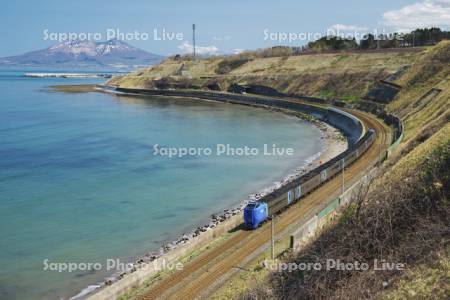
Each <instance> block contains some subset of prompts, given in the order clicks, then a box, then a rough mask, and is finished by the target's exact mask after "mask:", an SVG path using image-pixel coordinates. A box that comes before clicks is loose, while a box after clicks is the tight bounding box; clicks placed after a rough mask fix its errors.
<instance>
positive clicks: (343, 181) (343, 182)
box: [341, 158, 345, 194]
mask: <svg viewBox="0 0 450 300" xmlns="http://www.w3.org/2000/svg"><path fill="white" fill-rule="evenodd" d="M341 163H342V194H344V192H345V173H344V170H345V158H343V159H342V160H341Z"/></svg>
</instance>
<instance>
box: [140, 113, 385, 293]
mask: <svg viewBox="0 0 450 300" xmlns="http://www.w3.org/2000/svg"><path fill="white" fill-rule="evenodd" d="M347 111H348V112H350V113H352V114H354V115H355V116H357V117H358V118H360V120H361V121H362V122H363V123H364V124H365V126H366V128H373V129H375V131H376V133H377V136H376V140H375V142H374V143H373V144H372V146H371V147H370V148H369V149H368V150H367V151H366V152H365V153H364V155H363V156H362V157H361V158H360V159H359V160H357V161H356V162H354V163H353V164H352V165H351V166H349V167H348V168H347V169H346V171H345V181H346V182H351V181H354V180H355V179H356V177H357V176H359V175H361V173H362V172H363V171H365V170H367V169H368V168H369V167H370V166H371V165H372V164H373V162H375V161H376V160H377V158H378V157H379V154H380V148H381V149H383V150H385V149H386V148H387V144H388V143H389V133H388V132H387V130H386V128H385V127H384V126H383V124H382V123H381V122H380V121H379V120H378V119H376V118H375V117H373V116H370V115H368V114H365V113H362V112H357V111H351V110H347ZM380 145H381V147H380ZM341 184H342V178H341V176H336V177H334V178H333V179H331V180H330V181H328V182H327V183H326V184H324V185H323V186H321V187H320V188H318V189H317V190H315V191H314V192H312V193H311V194H309V195H308V196H306V197H305V198H303V199H302V200H301V201H299V202H297V203H296V204H294V205H293V206H292V207H290V208H289V209H288V210H286V211H284V212H283V213H282V214H280V215H279V217H277V222H276V228H275V229H276V234H277V233H281V232H282V231H284V230H285V229H286V228H287V227H288V226H289V225H290V224H292V223H293V222H295V221H298V220H299V219H301V218H302V217H304V216H306V215H307V214H311V212H312V210H313V209H314V208H317V207H318V206H321V205H322V206H323V205H325V204H326V203H328V201H329V200H330V198H331V197H334V198H335V197H336V195H338V194H339V192H340V190H341ZM270 231H271V227H270V223H269V222H267V223H266V224H264V225H263V226H262V227H261V228H259V229H258V230H254V231H245V230H237V231H236V232H234V233H233V234H232V236H231V237H229V238H228V239H226V240H224V241H223V242H222V243H221V244H219V245H218V246H216V247H214V248H212V249H210V250H208V251H206V252H205V253H203V254H202V255H200V256H198V257H197V258H195V259H194V260H193V261H191V262H190V263H188V264H187V265H185V266H184V268H183V270H181V271H178V272H176V273H173V274H171V275H169V276H168V277H167V278H165V279H162V280H161V281H160V282H158V283H156V285H155V286H153V287H152V288H151V289H150V290H149V291H148V292H147V293H146V294H144V295H143V296H141V297H140V298H139V299H196V298H198V297H200V296H205V291H206V290H207V289H208V288H209V287H210V286H212V285H213V284H214V283H215V282H216V281H217V280H219V279H220V278H221V277H222V276H223V275H225V274H226V273H227V272H229V271H231V270H232V269H233V268H234V267H236V266H241V265H242V262H243V261H244V260H245V259H246V258H247V257H249V256H250V255H251V254H252V253H254V251H256V250H257V249H258V248H260V247H262V246H263V245H264V244H266V243H268V242H269V239H270V236H271V234H270V233H271V232H270Z"/></svg>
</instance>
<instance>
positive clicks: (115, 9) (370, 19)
mask: <svg viewBox="0 0 450 300" xmlns="http://www.w3.org/2000/svg"><path fill="white" fill-rule="evenodd" d="M193 23H195V24H196V27H197V34H196V39H197V43H196V45H197V48H196V49H197V52H199V53H202V54H221V53H236V52H240V51H242V50H250V49H257V48H267V47H270V46H274V45H288V46H300V45H304V44H306V43H307V42H308V41H311V40H314V39H315V37H317V34H322V35H324V34H326V33H327V32H330V31H327V30H334V32H335V33H337V34H353V35H357V34H361V35H362V33H365V32H371V33H373V32H374V30H377V32H383V31H384V32H392V31H408V30H411V29H414V28H417V27H425V26H427V27H429V26H438V27H441V28H443V29H449V28H450V0H412V1H411V0H378V1H367V0H366V1H362V0H349V1H345V0H342V1H330V0H329V1H324V0H314V1H299V0H286V1H283V0H279V1H273V0H272V1H268V0H247V1H243V0H240V1H237V0H226V1H223V0H214V1H212V0H208V1H206V0H191V1H186V0H184V1H182V0H164V1H151V0H134V1H130V0H129V1H123V0H108V1H103V0H96V1H92V0H90V1H86V0H77V1H61V0H59V1H57V0H40V1H29V0H27V1H25V0H15V1H3V3H2V9H1V10H0V34H1V36H2V42H1V43H0V57H4V56H10V55H18V54H22V53H25V52H28V51H32V50H38V49H42V48H46V47H49V46H51V45H53V44H56V43H57V42H58V41H61V40H63V39H64V38H65V35H68V34H69V33H72V35H73V36H75V35H76V37H77V38H78V39H83V38H85V36H86V38H89V39H90V40H93V41H98V40H106V38H108V37H117V38H119V39H121V40H124V41H125V42H127V43H129V44H131V45H133V46H136V47H139V48H142V49H144V50H147V51H149V52H152V53H156V54H162V55H173V54H176V53H188V52H190V51H191V50H192V40H191V39H192V24H193ZM155 30H156V34H155ZM164 31H165V33H166V34H163V32H164ZM331 32H333V31H331ZM89 34H91V35H90V37H89V36H88V35H89ZM126 34H127V35H126Z"/></svg>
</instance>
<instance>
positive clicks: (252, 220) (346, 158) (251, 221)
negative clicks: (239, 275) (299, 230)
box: [244, 129, 375, 229]
mask: <svg viewBox="0 0 450 300" xmlns="http://www.w3.org/2000/svg"><path fill="white" fill-rule="evenodd" d="M374 140H375V131H374V130H373V129H369V130H368V131H367V132H366V133H365V134H364V136H363V137H362V138H361V139H360V140H359V141H357V142H356V143H355V144H353V145H352V146H350V148H349V149H347V150H346V151H344V152H343V153H341V154H340V155H338V156H336V157H335V158H333V159H331V160H330V161H328V162H326V163H324V164H322V165H320V166H318V167H317V168H315V169H314V170H312V171H310V172H308V173H307V174H305V175H302V176H301V177H299V178H297V179H295V180H293V181H291V182H289V183H287V184H285V185H284V186H282V187H280V188H279V189H277V190H275V191H273V192H272V193H270V194H268V195H266V196H264V197H263V198H261V199H260V200H259V201H258V202H252V203H249V204H248V205H247V206H246V207H245V208H244V224H245V227H246V228H249V229H255V228H257V227H259V226H260V225H261V224H262V223H263V222H264V221H266V220H267V219H268V218H269V216H273V215H275V214H277V213H279V212H280V211H282V210H283V209H285V208H286V207H288V206H290V205H291V204H293V203H295V202H297V201H299V200H300V199H301V198H303V197H305V196H306V195H307V194H309V193H311V192H312V191H313V190H315V189H317V188H318V187H319V186H321V185H322V184H323V183H325V182H326V181H328V180H330V179H331V178H333V177H334V176H336V175H337V174H338V173H340V172H342V169H343V168H345V167H347V166H349V165H351V164H352V163H353V162H354V161H355V160H357V159H358V158H359V157H360V156H361V155H362V154H364V152H365V151H366V150H367V149H368V148H369V147H370V146H371V145H372V143H373V142H374Z"/></svg>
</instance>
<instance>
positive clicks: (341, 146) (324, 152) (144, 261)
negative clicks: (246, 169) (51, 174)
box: [70, 99, 348, 299]
mask: <svg viewBox="0 0 450 300" xmlns="http://www.w3.org/2000/svg"><path fill="white" fill-rule="evenodd" d="M200 100H202V101H205V100H204V99H200ZM259 107H260V108H263V109H268V110H276V111H280V112H283V113H285V114H287V115H290V116H293V117H296V118H298V119H301V120H304V121H307V122H309V123H310V124H312V125H314V126H316V127H317V128H318V129H319V130H320V132H321V137H320V140H321V144H322V145H321V150H320V151H319V152H317V153H316V154H315V155H313V156H311V157H308V158H307V159H306V160H304V161H302V164H301V165H300V166H298V165H297V164H298V162H295V165H297V166H296V167H294V168H292V169H291V170H290V171H289V172H288V174H287V175H285V176H283V177H282V178H281V179H280V180H277V181H274V182H272V183H270V184H268V185H266V186H265V187H263V188H261V189H260V190H258V191H256V192H255V193H252V194H250V195H248V196H247V197H245V199H244V200H240V201H237V202H236V204H235V205H230V208H229V209H224V210H223V211H221V212H217V213H213V214H212V215H211V216H210V218H209V222H208V224H204V225H196V224H193V225H192V228H193V229H192V230H190V231H188V233H180V234H179V236H178V237H177V238H176V239H174V240H167V241H165V242H163V243H162V245H161V247H160V248H159V251H149V252H146V253H145V254H142V255H140V256H137V257H129V258H128V259H129V260H130V264H129V265H130V267H129V268H128V269H127V270H126V271H120V272H116V273H113V274H111V275H109V276H106V277H105V278H104V280H103V281H101V282H99V283H96V284H91V285H89V286H87V287H86V288H84V289H83V290H81V291H80V292H79V293H78V294H76V295H75V296H72V297H70V299H85V298H87V297H90V296H93V295H95V293H96V292H98V291H100V290H101V289H102V288H105V287H107V286H110V285H112V284H114V283H116V282H118V281H120V280H121V279H122V278H124V277H127V276H129V275H130V274H132V273H134V272H136V271H138V270H139V269H141V268H142V267H145V265H149V264H151V263H155V260H158V259H164V258H165V257H166V256H169V255H170V254H172V253H173V252H175V251H174V250H175V249H178V248H180V246H185V247H189V244H191V243H195V242H196V241H197V240H200V238H201V237H203V236H206V233H207V232H209V231H211V230H213V229H214V228H216V227H218V226H219V225H220V226H221V227H230V226H231V225H232V224H234V223H236V220H235V218H236V217H237V216H238V215H240V214H242V211H243V209H244V207H245V206H246V205H247V204H248V203H249V202H251V201H258V200H259V199H261V198H262V197H264V196H265V195H267V194H269V193H270V192H272V191H274V190H276V189H277V188H279V187H281V186H282V185H284V184H286V183H288V182H290V181H292V180H294V179H296V178H298V177H300V176H302V175H303V174H305V173H307V172H309V171H311V170H313V169H314V168H316V167H317V166H319V165H321V164H322V163H324V162H327V161H328V160H330V159H332V158H333V157H335V156H337V155H339V154H340V153H342V152H344V151H345V150H346V149H347V148H348V141H347V139H346V138H345V137H344V135H343V133H342V132H341V131H340V130H338V129H337V128H334V127H332V126H331V125H329V124H327V123H325V122H322V121H320V120H317V119H316V118H314V117H312V116H310V115H305V114H299V113H295V112H292V111H289V110H285V109H279V108H273V107H264V106H259ZM216 238H217V237H213V238H212V239H211V240H210V241H209V242H212V241H214V240H215V239H216ZM194 249H195V245H192V249H191V250H194ZM155 274H157V272H155ZM150 276H151V275H150V274H149V278H150Z"/></svg>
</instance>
